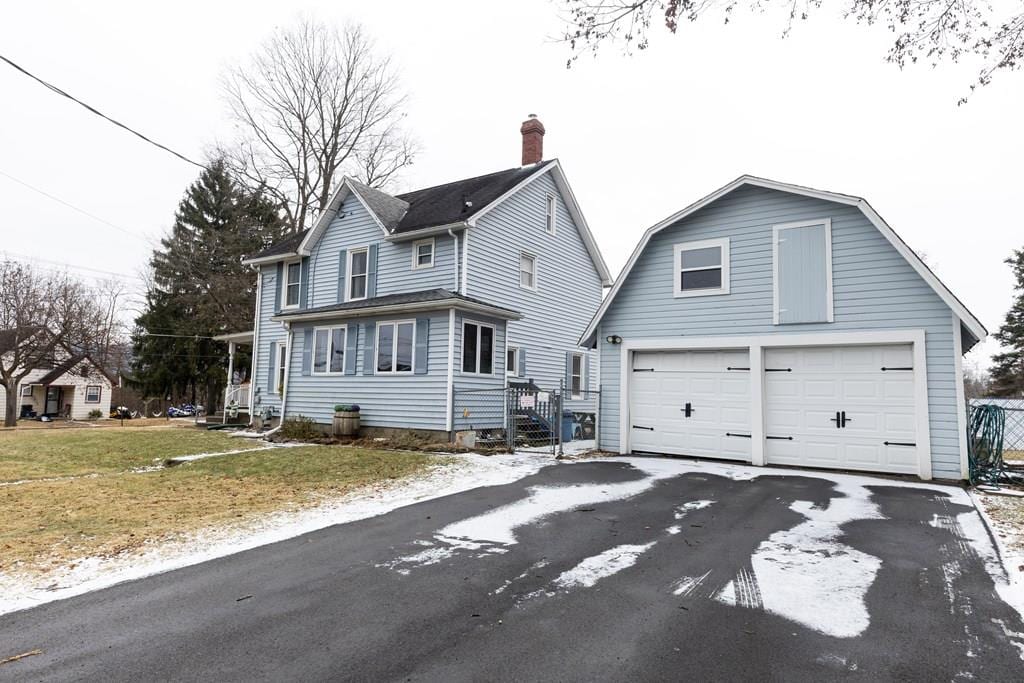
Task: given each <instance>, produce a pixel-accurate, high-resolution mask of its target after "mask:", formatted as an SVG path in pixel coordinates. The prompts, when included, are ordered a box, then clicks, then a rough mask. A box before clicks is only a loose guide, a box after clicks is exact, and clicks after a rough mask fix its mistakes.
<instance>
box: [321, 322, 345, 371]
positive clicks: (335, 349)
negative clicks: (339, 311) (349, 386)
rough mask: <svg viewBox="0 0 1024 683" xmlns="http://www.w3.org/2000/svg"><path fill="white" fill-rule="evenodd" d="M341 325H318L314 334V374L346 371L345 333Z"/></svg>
mask: <svg viewBox="0 0 1024 683" xmlns="http://www.w3.org/2000/svg"><path fill="white" fill-rule="evenodd" d="M346 331H347V330H346V328H345V326H344V325H342V326H340V327H318V328H316V330H315V332H314V334H313V374H314V375H328V374H338V375H340V374H342V373H344V372H345V334H346Z"/></svg>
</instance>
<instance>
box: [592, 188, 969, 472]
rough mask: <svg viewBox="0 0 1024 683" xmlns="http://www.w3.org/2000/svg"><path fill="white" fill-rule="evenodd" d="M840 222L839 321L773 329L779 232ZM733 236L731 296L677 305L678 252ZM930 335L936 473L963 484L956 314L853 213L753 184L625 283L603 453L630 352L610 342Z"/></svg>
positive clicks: (836, 266) (698, 219)
mask: <svg viewBox="0 0 1024 683" xmlns="http://www.w3.org/2000/svg"><path fill="white" fill-rule="evenodd" d="M821 218H831V219H832V272H833V301H834V316H835V317H834V322H833V323H810V324H804V325H799V326H794V325H774V324H772V245H771V241H772V225H775V224H779V223H789V222H795V221H809V220H816V219H821ZM721 237H728V238H730V250H731V268H732V277H731V292H730V293H729V294H727V295H722V296H710V297H695V298H687V299H677V298H674V297H673V282H674V280H673V278H674V274H673V272H672V271H673V257H672V245H673V244H675V243H678V242H682V241H686V240H698V239H711V238H721ZM907 328H914V329H924V330H925V333H926V339H925V345H926V351H927V365H928V367H927V373H928V408H929V416H930V429H931V446H932V468H933V472H934V475H935V476H936V477H943V478H952V479H959V478H960V453H959V439H958V430H957V413H956V410H957V408H956V391H955V382H956V377H955V364H954V357H953V354H954V345H953V313H952V311H951V310H950V309H949V308H948V307H947V306H946V304H945V303H944V302H943V301H942V300H941V299H940V298H939V296H938V295H937V294H936V293H935V292H934V291H933V290H932V289H931V288H930V287H929V286H928V284H927V283H926V282H924V280H922V279H921V277H920V276H919V275H918V274H917V273H916V272H915V271H914V269H913V268H912V267H911V266H910V264H908V263H907V262H906V261H905V260H904V259H903V257H902V256H900V255H899V254H898V253H897V252H896V251H895V249H893V247H892V245H891V244H889V242H888V241H887V240H886V239H885V237H884V236H883V235H882V234H881V233H879V232H878V230H877V229H876V228H875V227H874V226H873V225H871V223H870V222H869V221H868V219H867V218H866V217H865V216H864V215H863V214H862V213H861V212H860V210H859V209H857V208H856V207H853V206H847V205H842V204H836V203H833V202H827V201H823V200H819V199H813V198H810V197H804V196H800V195H793V194H789V193H784V192H779V191H775V190H768V189H763V188H756V187H751V186H745V187H741V188H739V189H737V190H736V191H734V192H732V193H730V194H729V195H727V196H725V197H723V198H721V199H719V200H718V201H716V202H714V203H712V204H710V205H709V206H706V207H704V208H703V209H701V210H699V211H698V212H696V213H694V214H692V215H690V216H688V217H686V218H685V219H683V220H682V221H681V222H680V223H678V224H676V225H674V226H671V227H669V228H666V229H664V230H662V231H661V232H659V233H658V234H656V235H655V236H654V237H653V238H652V239H651V241H650V243H649V244H648V245H647V247H646V249H645V250H644V252H643V253H642V254H641V255H640V256H639V258H638V260H637V262H636V264H635V266H634V267H633V270H632V272H631V273H630V275H629V278H628V279H627V280H626V281H625V282H623V283H622V286H621V288H620V290H619V292H618V295H617V296H616V299H615V301H614V302H613V304H612V305H611V306H610V307H609V309H608V311H607V312H606V314H605V316H604V318H603V319H602V321H601V324H600V326H599V328H598V331H597V338H598V348H599V349H600V355H601V377H602V385H603V389H604V391H605V394H604V395H603V396H602V399H601V407H602V410H601V425H600V434H601V445H602V446H604V447H606V448H617V446H618V443H619V386H618V384H619V365H620V353H621V347H619V346H614V345H610V344H608V343H606V342H605V341H604V338H605V337H606V336H607V335H611V334H615V335H619V336H621V337H623V338H624V339H629V338H643V337H671V336H673V335H685V336H688V337H700V336H721V335H744V334H772V333H776V332H778V333H791V332H794V331H800V332H816V331H818V332H826V331H829V332H840V331H854V330H893V329H907Z"/></svg>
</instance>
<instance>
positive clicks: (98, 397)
mask: <svg viewBox="0 0 1024 683" xmlns="http://www.w3.org/2000/svg"><path fill="white" fill-rule="evenodd" d="M90 389H96V390H97V391H98V392H99V393H97V394H96V398H95V400H90V398H89V390H90ZM84 401H85V403H89V404H91V405H96V404H98V403H103V386H102V385H100V384H89V385H86V387H85V399H84Z"/></svg>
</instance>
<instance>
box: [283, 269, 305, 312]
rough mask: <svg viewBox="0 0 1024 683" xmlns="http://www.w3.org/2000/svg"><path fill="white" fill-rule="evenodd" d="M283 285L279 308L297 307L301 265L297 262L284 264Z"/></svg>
mask: <svg viewBox="0 0 1024 683" xmlns="http://www.w3.org/2000/svg"><path fill="white" fill-rule="evenodd" d="M283 284H284V286H283V287H282V288H281V290H282V292H281V294H282V296H283V297H284V301H282V302H281V308H295V307H296V306H298V305H299V290H300V289H301V288H302V264H301V263H300V262H299V261H293V262H291V263H286V264H284V283H283Z"/></svg>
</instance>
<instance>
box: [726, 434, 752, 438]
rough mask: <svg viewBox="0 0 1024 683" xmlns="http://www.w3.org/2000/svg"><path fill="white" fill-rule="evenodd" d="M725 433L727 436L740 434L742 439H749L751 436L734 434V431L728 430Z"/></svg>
mask: <svg viewBox="0 0 1024 683" xmlns="http://www.w3.org/2000/svg"><path fill="white" fill-rule="evenodd" d="M725 435H726V436H738V437H740V438H741V439H749V438H750V434H733V433H732V432H726V433H725Z"/></svg>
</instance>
